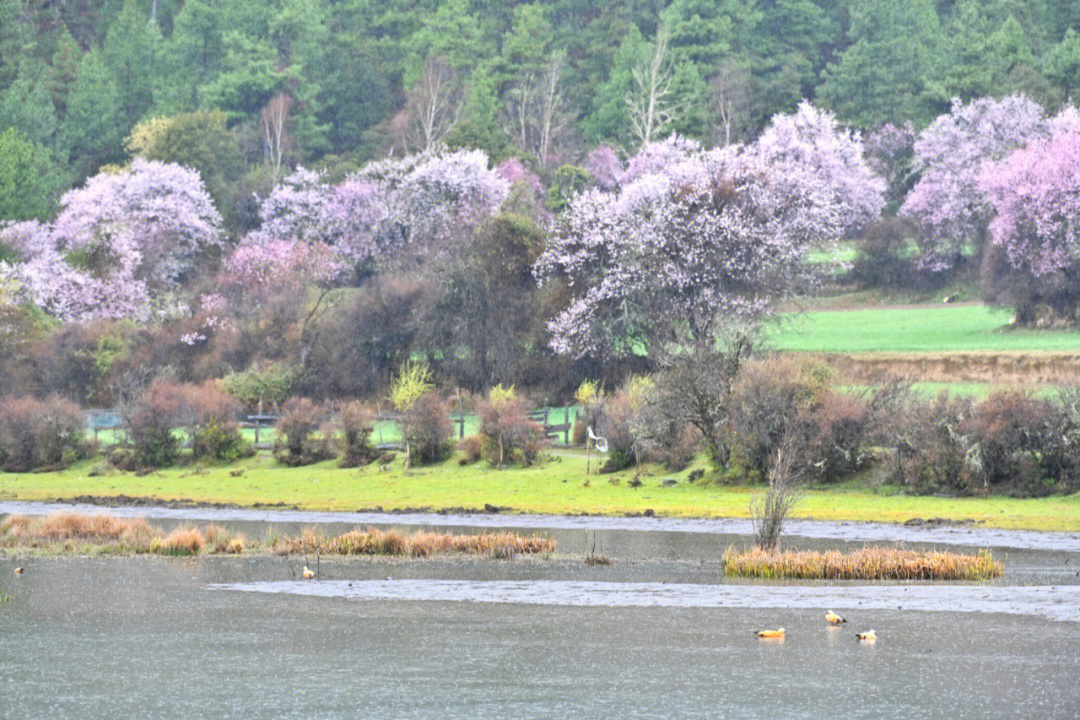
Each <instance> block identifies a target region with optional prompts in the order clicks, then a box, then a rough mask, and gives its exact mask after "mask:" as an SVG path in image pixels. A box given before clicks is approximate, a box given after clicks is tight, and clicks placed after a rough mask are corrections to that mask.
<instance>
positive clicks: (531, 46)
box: [0, 0, 1080, 234]
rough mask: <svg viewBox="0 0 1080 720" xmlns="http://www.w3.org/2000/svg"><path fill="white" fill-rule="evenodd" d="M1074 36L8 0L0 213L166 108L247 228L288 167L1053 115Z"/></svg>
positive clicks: (717, 7) (1019, 24)
mask: <svg viewBox="0 0 1080 720" xmlns="http://www.w3.org/2000/svg"><path fill="white" fill-rule="evenodd" d="M1078 27H1080V6H1078V5H1077V4H1076V3H1072V2H1065V1H1063V0H1024V1H1021V0H1013V1H1009V2H999V1H998V0H937V1H936V2H935V1H934V0H909V1H907V2H894V1H893V0H840V1H837V2H833V1H831V0H756V2H746V1H743V0H674V2H643V1H641V0H632V1H630V2H621V3H612V2H600V1H598V0H550V1H543V2H531V3H521V2H490V0H429V1H426V2H425V1H420V2H417V1H413V0H389V1H384V0H333V1H331V0H271V1H268V2H250V0H186V2H185V1H182V0H103V1H92V0H67V1H65V2H60V1H45V2H41V1H37V0H35V1H33V2H31V1H29V0H0V133H2V134H0V218H5V219H27V218H34V217H36V218H40V219H46V218H47V217H49V216H50V215H51V213H52V211H53V209H54V207H55V203H56V201H57V199H58V198H59V196H60V194H61V193H62V191H63V190H65V189H67V188H69V187H73V186H77V185H79V184H81V183H82V182H83V181H84V180H85V178H87V177H89V176H90V175H93V174H94V173H95V172H96V171H97V170H98V169H99V168H100V167H101V166H103V165H108V164H112V163H121V162H123V161H124V160H125V159H126V158H127V157H128V155H129V153H130V151H131V150H132V147H133V145H134V146H135V147H136V148H138V145H139V143H140V137H139V135H138V134H134V135H133V130H134V129H135V128H136V125H137V124H139V123H140V122H144V123H145V122H146V121H148V120H150V119H151V118H177V117H178V116H179V118H180V119H179V121H178V123H177V124H178V125H179V127H173V129H172V132H171V134H170V135H169V136H168V137H167V138H166V139H165V140H164V141H162V140H159V142H158V146H157V147H154V148H151V149H149V150H150V152H149V153H148V154H149V155H152V156H154V157H156V158H157V159H162V160H168V161H174V162H178V163H180V164H183V165H185V166H189V167H195V168H196V169H198V170H199V171H200V173H201V174H202V176H203V178H204V181H205V182H206V183H207V184H208V186H209V188H210V191H211V193H212V194H213V195H214V198H215V201H217V204H218V205H219V206H220V207H221V208H222V212H223V214H224V215H225V219H226V222H227V225H228V227H229V229H230V230H231V231H232V232H233V233H234V234H239V233H240V232H241V231H243V230H244V229H247V227H249V226H250V225H251V224H252V223H253V222H254V208H253V205H252V203H251V201H250V199H251V195H252V193H253V192H254V191H263V192H265V191H268V189H269V187H270V186H271V185H272V184H273V182H274V180H275V178H276V176H277V175H278V173H279V172H280V168H281V167H283V166H285V167H288V166H293V165H296V164H304V165H305V166H307V167H315V168H319V169H326V170H328V171H329V172H330V173H331V175H333V176H336V177H344V176H345V175H346V174H348V173H349V172H350V171H352V170H355V169H356V168H357V167H359V166H360V165H362V164H363V163H364V162H366V161H368V160H371V159H373V158H377V157H382V156H384V155H385V154H386V153H387V152H391V151H393V152H396V153H397V154H399V155H400V154H402V153H407V152H416V151H419V150H423V149H426V148H430V147H431V146H432V145H434V144H436V143H445V144H446V145H448V146H449V147H450V148H451V149H453V148H457V147H471V148H478V149H482V150H484V151H485V152H486V153H487V154H488V156H489V157H491V158H492V160H493V161H494V162H496V163H497V162H500V161H501V160H503V159H505V158H507V157H510V156H518V157H521V158H523V159H527V160H528V161H529V163H530V164H531V165H533V166H534V168H535V169H536V170H538V171H539V172H540V173H541V175H542V176H544V175H545V174H547V175H550V174H552V173H554V172H555V170H556V169H557V168H558V167H560V166H562V165H564V164H580V161H581V159H582V157H583V156H584V153H585V152H586V150H587V149H588V148H590V147H594V146H596V145H598V144H601V143H604V144H608V145H611V146H614V147H617V148H619V149H620V150H621V151H623V152H625V153H627V154H630V153H632V152H634V151H635V150H636V149H637V148H638V147H640V146H641V145H642V144H644V143H645V142H647V141H649V140H655V139H658V138H660V137H663V136H666V135H668V134H670V133H672V132H676V133H678V134H680V135H683V136H686V137H691V138H694V139H697V140H699V141H701V142H702V143H704V144H706V145H713V144H725V143H731V142H738V141H745V140H746V139H748V138H752V137H754V136H755V135H756V134H757V133H759V132H760V131H761V130H762V129H763V128H764V126H765V125H766V124H767V122H768V119H769V118H770V117H772V116H773V115H775V114H777V113H787V112H791V111H793V110H794V108H795V107H796V105H797V104H798V102H799V101H800V100H802V99H809V100H811V101H813V102H814V104H815V105H817V106H819V107H823V108H828V109H831V110H832V111H833V112H835V113H836V115H837V117H838V119H839V120H840V121H841V122H842V123H845V124H848V125H851V126H854V127H857V128H863V129H867V130H869V129H873V128H876V127H879V126H881V125H883V124H885V123H892V124H893V125H896V126H903V125H904V124H905V123H906V122H908V121H910V122H912V123H913V125H914V126H915V128H916V129H919V128H921V127H923V126H925V125H926V124H928V123H929V122H930V121H931V120H932V119H933V118H934V117H935V116H937V115H939V114H941V113H942V112H945V111H946V110H947V109H948V107H949V103H950V100H951V99H952V98H954V97H958V98H960V99H962V100H966V99H970V98H975V97H982V96H998V97H1000V96H1003V95H1009V94H1014V93H1020V92H1022V93H1024V94H1026V95H1027V96H1028V97H1031V98H1032V99H1034V100H1036V101H1037V102H1039V103H1040V104H1041V105H1042V106H1043V107H1045V108H1047V109H1048V110H1049V111H1051V112H1052V111H1056V109H1057V108H1058V107H1060V106H1061V105H1062V104H1063V103H1066V102H1068V101H1070V100H1071V99H1072V97H1073V94H1074V93H1075V92H1076V89H1077V88H1078V87H1080V36H1078V35H1077V28H1078ZM192 113H195V114H194V115H192ZM142 150H144V151H145V150H147V148H145V147H143V148H142ZM143 154H147V153H146V152H144V153H143ZM546 179H547V178H546V177H545V180H546Z"/></svg>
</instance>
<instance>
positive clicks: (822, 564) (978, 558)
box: [724, 547, 1005, 581]
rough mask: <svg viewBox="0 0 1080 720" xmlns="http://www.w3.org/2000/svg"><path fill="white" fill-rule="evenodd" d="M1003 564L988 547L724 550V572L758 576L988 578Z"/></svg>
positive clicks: (806, 577)
mask: <svg viewBox="0 0 1080 720" xmlns="http://www.w3.org/2000/svg"><path fill="white" fill-rule="evenodd" d="M1004 572H1005V564H1004V563H1003V562H1002V561H1000V560H996V559H994V556H993V554H992V553H990V552H989V551H981V552H979V553H978V554H977V555H964V554H961V553H954V552H948V551H945V552H941V551H936V550H929V551H921V552H920V551H916V550H901V549H899V548H883V547H865V548H860V549H858V550H854V551H852V552H849V553H843V552H840V551H839V550H828V551H825V552H819V551H814V550H811V551H798V550H785V551H767V550H762V549H760V548H753V549H752V550H748V551H746V552H739V551H737V550H735V549H734V548H728V550H727V552H725V553H724V573H725V574H726V575H731V576H734V577H745V578H758V579H762V580H777V579H782V578H783V579H794V580H969V581H970V580H992V579H993V578H998V577H1001V575H1002V573H1004Z"/></svg>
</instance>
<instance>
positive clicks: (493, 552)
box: [0, 513, 555, 558]
mask: <svg viewBox="0 0 1080 720" xmlns="http://www.w3.org/2000/svg"><path fill="white" fill-rule="evenodd" d="M0 547H33V548H37V549H43V550H54V551H62V552H83V551H85V552H94V553H96V552H120V553H160V554H163V555H182V556H191V555H198V554H200V553H201V552H203V551H204V550H205V551H206V552H210V553H216V554H230V555H240V554H242V553H244V552H245V551H247V550H248V549H250V548H256V549H257V548H259V547H262V548H264V549H266V550H269V551H271V552H274V553H277V554H279V555H300V554H304V555H319V554H322V555H399V556H409V557H414V558H426V557H431V556H432V555H445V554H451V553H462V554H470V555H485V556H488V557H494V558H511V557H514V556H515V555H528V554H543V553H551V552H554V550H555V541H554V540H551V539H548V538H542V537H539V536H532V537H524V536H522V535H517V534H515V533H483V534H480V535H453V534H449V533H434V532H423V531H421V532H417V533H414V534H413V535H410V536H407V537H406V536H405V535H403V534H402V533H401V532H399V531H397V530H386V531H383V530H379V529H377V528H368V529H366V530H363V529H360V528H357V529H355V530H350V531H349V532H347V533H344V534H342V535H338V536H336V537H329V536H327V535H324V534H322V533H321V532H319V531H318V530H317V529H316V528H313V527H307V528H304V529H303V530H301V531H300V534H299V535H298V536H296V537H290V536H288V535H278V534H277V533H275V532H269V533H268V534H267V538H266V540H265V541H264V542H263V543H262V545H261V546H260V544H259V543H249V541H248V539H247V538H246V537H244V536H243V535H242V534H240V533H236V534H233V533H230V532H229V531H228V530H227V529H225V528H224V527H222V526H221V525H218V524H216V523H211V524H210V525H207V526H205V527H204V528H202V530H200V529H199V528H197V527H192V526H186V525H185V526H180V527H177V528H175V529H174V530H173V531H172V532H170V533H168V534H165V533H164V532H163V531H162V529H161V528H159V527H156V526H154V525H150V524H149V523H148V522H146V521H145V520H143V519H141V518H140V519H130V520H128V519H119V518H114V517H110V516H108V515H97V516H93V517H91V516H86V515H76V514H74V513H57V514H54V515H49V516H47V517H44V518H32V517H27V516H25V515H11V516H9V517H8V518H6V519H5V520H4V521H3V523H2V524H0Z"/></svg>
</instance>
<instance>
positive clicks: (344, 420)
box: [334, 401, 378, 468]
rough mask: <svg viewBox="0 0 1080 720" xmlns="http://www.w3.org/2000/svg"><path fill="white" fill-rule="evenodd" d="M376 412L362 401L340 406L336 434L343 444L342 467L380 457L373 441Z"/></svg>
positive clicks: (363, 463) (361, 463) (365, 462)
mask: <svg viewBox="0 0 1080 720" xmlns="http://www.w3.org/2000/svg"><path fill="white" fill-rule="evenodd" d="M374 423H375V413H374V412H373V411H372V410H371V408H369V407H368V406H367V405H364V404H363V403H361V402H356V401H354V402H349V403H345V404H343V405H342V406H341V407H339V408H338V412H337V418H336V420H335V426H334V429H335V434H336V435H337V436H338V442H339V444H340V445H341V467H345V468H348V467H358V466H360V465H367V464H368V463H370V462H371V461H373V460H374V459H375V458H376V457H378V451H377V450H376V449H375V446H374V445H373V444H372V442H371V433H372V431H373V430H374V429H375V426H374Z"/></svg>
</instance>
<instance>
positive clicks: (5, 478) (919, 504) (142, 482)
mask: <svg viewBox="0 0 1080 720" xmlns="http://www.w3.org/2000/svg"><path fill="white" fill-rule="evenodd" d="M700 466H701V465H700V461H699V465H698V467H700ZM103 467H104V463H102V461H101V460H100V459H96V460H92V461H85V462H81V463H78V464H76V465H73V466H72V467H70V468H67V469H66V470H63V471H60V472H53V473H31V474H0V500H51V499H57V498H68V499H70V498H76V497H79V496H86V495H91V496H101V497H113V496H118V495H126V496H129V497H140V498H156V499H160V500H182V501H189V502H195V503H235V504H237V505H244V506H252V505H259V504H266V505H274V504H278V503H282V504H284V505H288V506H297V507H300V508H304V509H311V510H362V509H373V508H377V507H378V508H382V509H384V510H403V509H409V508H423V509H427V510H433V511H434V510H446V509H454V508H476V509H480V508H483V507H484V506H485V505H495V506H498V507H501V508H510V510H511V511H512V512H520V513H546V514H575V513H591V514H606V515H623V514H626V513H643V512H645V511H646V510H651V511H653V512H654V513H655V514H656V515H662V516H674V517H746V516H747V515H748V513H749V503H750V499H751V498H752V497H754V495H755V493H757V492H759V491H760V489H759V488H755V487H727V486H718V485H703V484H702V483H701V482H697V483H691V482H689V479H688V475H689V473H690V471H691V470H692V469H694V468H693V466H692V467H691V468H688V469H687V470H684V471H683V472H681V473H665V472H663V470H662V469H659V468H650V469H648V470H647V471H646V472H647V473H649V474H648V475H643V476H642V478H641V480H642V485H641V486H640V487H632V486H631V484H630V482H629V481H630V480H631V479H632V478H633V475H634V472H633V470H627V471H623V472H621V473H615V474H613V475H601V476H598V475H595V474H594V475H589V476H586V474H585V457H584V455H580V454H576V453H565V454H563V453H560V454H558V455H555V456H554V457H553V458H552V459H551V460H549V461H548V462H546V463H544V464H542V465H541V466H537V467H532V468H527V469H507V470H496V469H493V468H491V467H490V466H488V465H487V463H486V462H483V461H481V462H479V463H476V464H474V465H468V466H460V465H459V464H458V462H457V459H456V457H455V458H453V459H451V460H449V461H447V462H445V463H443V464H441V465H437V466H429V467H422V468H415V469H413V470H411V471H406V470H404V469H403V467H402V464H401V461H400V460H397V461H395V462H394V463H392V464H391V465H390V466H389V468H388V469H386V470H381V469H380V468H379V467H378V466H377V465H369V466H367V467H364V468H360V469H348V470H346V469H341V468H338V467H337V465H336V464H335V463H334V462H333V461H330V462H325V463H320V464H318V465H312V466H309V467H305V468H286V467H282V466H280V465H278V464H277V462H276V461H274V459H273V458H272V457H270V456H269V455H268V454H266V453H259V454H258V455H256V456H254V457H252V458H248V459H246V460H243V461H241V462H238V463H235V464H233V465H229V466H224V467H208V468H197V467H188V468H167V469H164V470H160V471H157V472H152V473H150V474H147V475H142V476H138V475H135V474H133V473H122V472H118V471H115V470H111V469H109V470H105V471H104V473H105V474H96V473H97V472H100V471H102V470H103ZM595 467H596V465H595V458H594V459H593V469H594V471H595ZM92 472H94V473H95V474H91V473H92ZM669 478H671V479H675V480H677V483H676V484H675V485H673V486H670V487H665V486H664V485H663V482H664V481H665V480H666V479H669ZM795 516H796V517H812V518H816V519H819V520H852V521H878V522H905V521H907V520H909V519H912V518H945V519H948V520H954V521H972V522H977V523H982V524H985V525H986V526H988V527H1001V528H1016V529H1032V530H1062V531H1072V532H1076V531H1080V494H1074V495H1070V496H1065V497H1061V496H1055V497H1048V498H1038V499H1026V500H1021V499H1015V498H1006V497H990V498H939V497H918V496H911V495H906V494H902V493H900V492H898V491H896V490H895V489H890V488H887V487H885V488H882V487H872V486H869V485H865V484H861V483H858V482H849V483H845V484H842V485H839V486H833V487H829V488H825V489H811V490H810V491H808V492H807V494H806V496H805V497H804V498H803V499H802V501H801V502H800V503H799V505H798V506H797V507H796V510H795Z"/></svg>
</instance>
